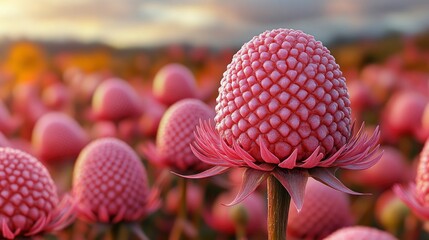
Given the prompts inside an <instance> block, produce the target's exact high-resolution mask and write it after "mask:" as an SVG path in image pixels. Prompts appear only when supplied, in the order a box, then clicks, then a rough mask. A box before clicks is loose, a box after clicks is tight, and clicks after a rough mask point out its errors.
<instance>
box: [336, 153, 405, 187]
mask: <svg viewBox="0 0 429 240" xmlns="http://www.w3.org/2000/svg"><path fill="white" fill-rule="evenodd" d="M380 149H381V150H383V156H382V157H381V158H380V160H379V161H378V162H377V163H376V164H375V165H374V166H372V167H370V168H368V169H365V170H362V171H347V172H345V174H344V175H343V177H344V179H347V180H349V181H350V182H352V183H355V184H358V185H361V186H366V187H372V188H375V189H379V190H384V189H387V188H390V187H392V186H393V185H394V184H395V183H402V182H404V181H408V180H409V179H408V178H409V175H411V169H410V167H409V166H408V164H407V160H406V159H405V157H404V156H403V154H402V153H401V152H400V151H399V150H397V149H396V148H393V147H389V146H382V147H380ZM386 173H389V174H386Z"/></svg>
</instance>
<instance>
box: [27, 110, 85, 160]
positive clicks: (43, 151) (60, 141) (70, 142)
mask: <svg viewBox="0 0 429 240" xmlns="http://www.w3.org/2000/svg"><path fill="white" fill-rule="evenodd" d="M88 141H89V137H88V135H87V134H86V132H85V131H84V130H83V129H82V127H81V126H79V124H78V123H77V122H76V121H75V120H74V119H72V118H70V117H69V116H68V115H66V114H64V113H60V112H58V113H54V112H53V113H47V114H45V115H43V117H41V118H40V119H39V120H38V121H37V122H36V125H35V126H34V129H33V133H32V139H31V142H32V145H33V147H34V149H35V151H36V153H37V155H38V157H39V158H40V160H42V161H44V162H47V163H55V162H57V163H58V162H62V161H64V160H70V159H72V160H74V159H75V158H76V157H77V156H78V155H79V152H80V151H81V150H82V148H83V147H84V146H85V145H86V144H87V143H88Z"/></svg>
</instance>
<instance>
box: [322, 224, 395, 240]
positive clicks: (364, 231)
mask: <svg viewBox="0 0 429 240" xmlns="http://www.w3.org/2000/svg"><path fill="white" fill-rule="evenodd" d="M345 239H347V240H396V238H395V237H394V236H393V235H391V234H390V233H388V232H385V231H382V230H379V229H376V228H370V227H363V226H354V227H347V228H342V229H340V230H338V231H336V232H334V233H332V234H331V235H329V236H328V237H327V238H325V239H324V240H345Z"/></svg>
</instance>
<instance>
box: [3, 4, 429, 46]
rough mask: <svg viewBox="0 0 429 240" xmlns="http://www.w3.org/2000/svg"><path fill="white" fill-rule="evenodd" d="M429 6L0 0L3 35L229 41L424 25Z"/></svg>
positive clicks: (124, 41)
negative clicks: (273, 32)
mask: <svg viewBox="0 0 429 240" xmlns="http://www.w3.org/2000/svg"><path fill="white" fill-rule="evenodd" d="M428 13H429V1H427V0H407V1H404V0H377V1H374V0H360V1H355V0H300V1H292V0H268V1H259V0H207V1H201V0H183V1H179V0H165V1H161V0H142V1H138V0H109V1H106V0H91V1H90V0H38V1H28V0H0V39H1V38H4V37H7V38H13V39H15V38H21V37H25V38H30V39H39V40H64V39H73V40H78V41H83V42H93V41H100V42H105V43H108V44H112V45H114V46H116V47H129V46H152V45H159V44H165V43H189V44H197V45H211V46H225V45H241V44H242V43H243V42H246V41H248V40H249V39H250V38H251V37H252V36H254V35H255V34H258V33H261V32H263V31H264V30H268V29H274V28H280V27H282V28H295V29H301V30H304V31H305V32H307V33H310V34H313V35H315V36H316V38H317V39H319V40H322V41H329V40H332V39H333V38H335V37H338V36H352V37H355V36H364V35H380V34H383V33H386V32H388V31H400V32H404V33H413V32H417V31H419V30H422V29H427V28H428V27H429V14H428Z"/></svg>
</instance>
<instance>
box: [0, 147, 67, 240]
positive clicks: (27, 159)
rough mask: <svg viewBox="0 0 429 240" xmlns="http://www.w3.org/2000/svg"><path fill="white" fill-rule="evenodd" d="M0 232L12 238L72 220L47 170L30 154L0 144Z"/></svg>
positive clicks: (54, 229) (60, 226)
mask: <svg viewBox="0 0 429 240" xmlns="http://www.w3.org/2000/svg"><path fill="white" fill-rule="evenodd" d="M0 169H1V171H0V186H1V191H0V199H1V207H0V214H1V218H0V226H1V228H0V229H1V230H0V233H1V234H0V236H1V237H2V238H7V239H14V238H15V237H18V236H35V235H38V234H40V233H42V232H51V231H56V230H60V229H62V228H63V227H65V226H67V225H68V224H69V223H71V221H72V220H73V215H72V210H73V208H72V207H71V205H70V202H69V201H68V200H69V199H68V198H64V201H62V202H61V203H60V202H59V199H58V196H57V190H56V187H55V184H54V182H53V181H52V178H51V176H50V175H49V172H48V170H47V169H46V168H45V167H44V166H43V165H42V164H41V163H40V162H39V161H38V160H37V159H36V158H34V157H33V156H31V155H29V154H27V153H25V152H22V151H20V150H17V149H13V148H0Z"/></svg>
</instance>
